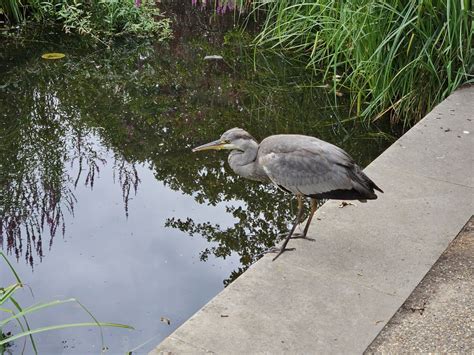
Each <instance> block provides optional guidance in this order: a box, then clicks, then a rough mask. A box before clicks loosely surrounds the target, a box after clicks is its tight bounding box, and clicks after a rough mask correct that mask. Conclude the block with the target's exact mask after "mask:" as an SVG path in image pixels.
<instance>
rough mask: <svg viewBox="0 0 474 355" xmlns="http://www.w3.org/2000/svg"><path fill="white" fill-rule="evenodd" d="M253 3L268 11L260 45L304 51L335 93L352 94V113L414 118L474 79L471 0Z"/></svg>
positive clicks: (294, 52) (409, 121) (301, 54)
mask: <svg viewBox="0 0 474 355" xmlns="http://www.w3.org/2000/svg"><path fill="white" fill-rule="evenodd" d="M253 7H254V9H255V10H258V11H263V12H264V13H265V14H266V17H265V20H264V23H263V26H262V28H261V31H260V32H259V34H258V35H257V38H256V44H257V45H258V46H265V47H271V48H280V49H283V50H285V51H288V52H289V53H290V54H291V55H292V56H298V57H301V58H303V59H304V60H305V61H306V63H307V66H308V68H310V69H311V70H312V71H314V72H315V73H317V74H318V75H321V76H322V78H323V80H324V81H325V82H326V83H329V84H330V85H331V86H332V88H333V90H334V93H335V94H336V93H343V92H345V93H348V94H349V95H350V98H351V103H352V112H354V113H355V115H357V116H358V117H361V118H362V119H364V120H365V121H367V122H372V121H374V120H377V119H380V118H382V117H383V118H387V117H388V118H389V119H390V120H391V121H392V122H399V121H400V120H401V121H402V123H403V124H405V125H411V124H413V123H415V122H416V121H418V120H419V119H421V118H422V117H423V116H424V115H425V114H426V113H427V112H428V111H430V110H431V109H432V108H433V107H434V106H435V105H436V104H437V103H439V102H440V101H442V100H443V99H444V98H445V97H447V96H448V95H449V94H450V93H451V92H453V91H454V90H455V89H456V88H458V87H459V86H461V85H463V84H465V83H472V82H473V67H474V61H473V47H472V44H473V17H472V14H473V13H472V8H471V3H470V1H469V0H445V1H441V0H418V1H403V0H396V1H375V0H352V1H339V0H317V1H307V0H281V1H264V0H256V1H254V2H253ZM335 99H337V98H336V95H335Z"/></svg>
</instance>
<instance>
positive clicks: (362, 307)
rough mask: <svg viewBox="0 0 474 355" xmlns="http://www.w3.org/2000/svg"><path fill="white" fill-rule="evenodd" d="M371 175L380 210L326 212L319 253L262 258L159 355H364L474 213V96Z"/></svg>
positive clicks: (437, 116) (419, 131) (433, 121)
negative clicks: (286, 354)
mask: <svg viewBox="0 0 474 355" xmlns="http://www.w3.org/2000/svg"><path fill="white" fill-rule="evenodd" d="M366 171H367V173H368V175H369V176H370V177H371V178H373V179H374V181H376V183H377V184H378V185H379V186H381V187H382V188H383V189H384V191H385V194H382V195H381V196H380V198H379V199H378V200H376V201H370V202H368V203H365V204H362V203H357V204H356V206H350V205H349V206H346V207H344V208H338V205H339V202H337V201H329V202H328V203H326V204H325V205H324V206H323V207H322V208H320V209H319V211H318V212H317V215H316V217H317V219H316V218H315V219H314V222H313V224H312V226H311V229H310V234H311V235H312V236H313V237H314V238H315V239H316V241H315V242H309V241H306V240H292V241H290V244H291V246H294V247H296V250H295V251H292V252H287V253H284V254H283V255H282V256H281V257H280V258H279V259H277V261H275V262H272V261H271V258H272V256H265V257H263V258H262V259H261V260H259V261H258V262H257V263H255V264H254V265H253V266H252V267H251V268H250V269H249V270H248V271H246V272H245V273H244V274H243V275H242V276H240V277H239V278H238V279H237V280H236V281H235V282H233V283H232V284H231V285H230V286H229V287H227V288H226V289H225V290H223V291H222V292H221V293H220V294H219V295H217V296H216V297H215V298H214V299H213V300H211V301H210V302H209V303H208V304H207V305H206V306H204V307H203V308H202V309H201V310H200V311H198V312H197V313H196V314H195V315H194V316H193V317H191V318H190V319H189V320H188V321H187V322H185V323H184V324H183V325H182V326H181V327H180V328H178V329H177V330H176V331H175V332H174V333H173V334H171V335H170V336H169V337H168V338H167V339H165V340H164V341H163V342H162V343H161V344H160V345H159V346H158V347H157V348H156V349H155V350H154V351H153V352H152V353H153V354H160V353H176V354H181V353H206V352H212V353H225V354H228V353H229V354H231V353H284V352H291V353H362V352H364V350H365V349H366V348H367V347H368V346H369V344H370V343H371V342H372V341H373V340H374V339H375V337H376V336H377V335H378V333H379V332H380V330H381V329H382V328H383V327H384V326H385V324H386V323H387V322H388V321H389V320H390V318H391V317H392V316H393V315H394V314H395V312H396V311H397V310H398V309H399V308H400V306H401V305H402V304H403V303H404V301H405V300H406V299H407V297H408V296H409V295H410V294H411V292H412V291H413V290H414V289H415V287H416V286H417V285H418V283H419V282H420V281H421V280H422V279H423V277H424V276H425V274H426V273H427V272H428V271H429V270H430V268H431V266H432V265H433V264H434V263H435V262H436V260H437V259H438V258H439V256H440V255H441V254H442V252H443V251H444V250H445V249H446V247H447V246H448V244H449V243H450V242H451V241H452V240H453V239H454V237H455V236H456V235H457V234H458V232H459V231H460V230H461V228H462V227H463V225H464V223H465V222H466V220H468V219H469V217H470V216H471V215H472V213H473V211H474V197H473V196H474V87H467V88H464V89H461V90H458V91H457V92H455V93H454V94H452V95H451V96H450V97H449V98H448V99H446V100H445V101H443V102H442V103H441V104H440V105H438V106H437V107H436V108H435V109H434V110H433V111H432V112H431V113H430V114H428V115H427V116H426V117H425V118H424V119H423V120H422V121H420V122H419V123H418V124H417V125H416V126H415V127H413V128H412V129H411V130H410V131H409V132H407V133H406V134H405V135H404V136H403V137H401V138H400V139H399V140H398V141H397V142H395V143H394V144H393V145H392V146H391V147H390V148H389V149H387V150H386V151H385V152H384V153H383V154H382V155H381V156H380V157H378V158H377V159H376V160H375V161H374V162H373V163H372V164H370V166H369V167H368V168H367V169H366ZM222 315H225V317H222Z"/></svg>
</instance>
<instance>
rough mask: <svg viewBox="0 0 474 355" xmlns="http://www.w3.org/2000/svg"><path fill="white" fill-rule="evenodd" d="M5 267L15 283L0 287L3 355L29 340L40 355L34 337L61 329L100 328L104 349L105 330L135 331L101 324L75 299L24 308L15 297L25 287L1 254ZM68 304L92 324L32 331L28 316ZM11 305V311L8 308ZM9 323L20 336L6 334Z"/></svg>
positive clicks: (51, 326) (115, 324) (34, 350)
mask: <svg viewBox="0 0 474 355" xmlns="http://www.w3.org/2000/svg"><path fill="white" fill-rule="evenodd" d="M1 261H3V265H4V266H6V268H7V269H9V270H10V272H11V274H12V276H13V278H14V282H13V283H12V284H10V285H0V315H1V317H0V353H1V354H3V353H4V352H6V351H7V348H8V347H9V345H11V343H12V342H13V341H15V340H18V339H20V338H25V337H29V339H30V342H31V347H32V351H33V352H34V353H35V354H37V353H38V348H37V346H36V343H35V341H34V338H33V335H34V334H37V333H42V332H46V331H53V330H58V329H66V328H73V327H98V328H99V330H100V336H101V341H102V348H104V337H103V334H102V327H116V328H127V329H133V328H132V327H130V326H128V325H124V324H119V323H106V322H99V321H98V320H97V319H96V318H95V317H94V316H93V315H92V313H91V312H90V311H89V310H88V309H87V308H86V307H85V306H84V305H83V304H82V303H80V302H79V301H78V300H76V299H74V298H69V299H65V300H55V301H51V302H42V303H38V304H35V305H33V306H30V307H26V308H22V307H21V306H20V304H19V302H18V301H17V300H16V299H15V297H14V296H15V293H16V292H17V291H19V290H21V289H22V288H23V287H24V284H23V282H22V281H21V279H20V276H19V275H18V274H17V272H16V271H15V269H14V267H13V265H12V264H11V263H10V261H9V260H8V258H7V257H6V255H5V254H4V253H3V252H1V251H0V265H1V264H2V263H1ZM69 303H76V304H77V305H79V307H80V308H81V309H82V310H83V311H84V312H86V313H87V314H88V315H89V317H91V322H84V323H66V324H59V325H50V326H45V327H41V328H35V329H32V328H31V327H30V324H29V323H28V319H27V316H28V315H31V314H32V313H37V312H40V311H42V310H44V309H47V308H50V307H56V306H59V305H62V304H69ZM9 305H10V307H9ZM10 323H16V324H17V325H18V326H19V328H20V330H21V331H20V332H18V333H17V334H8V333H7V334H5V332H4V329H5V327H6V326H7V325H9V324H10ZM25 346H26V342H25V343H24V344H23V350H22V351H21V353H24V351H25Z"/></svg>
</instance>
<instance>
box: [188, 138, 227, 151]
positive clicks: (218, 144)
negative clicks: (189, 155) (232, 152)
mask: <svg viewBox="0 0 474 355" xmlns="http://www.w3.org/2000/svg"><path fill="white" fill-rule="evenodd" d="M225 146H226V143H225V142H222V141H220V140H217V141H214V142H210V143H206V144H203V145H200V146H199V147H196V148H194V149H193V152H199V151H201V150H221V149H225Z"/></svg>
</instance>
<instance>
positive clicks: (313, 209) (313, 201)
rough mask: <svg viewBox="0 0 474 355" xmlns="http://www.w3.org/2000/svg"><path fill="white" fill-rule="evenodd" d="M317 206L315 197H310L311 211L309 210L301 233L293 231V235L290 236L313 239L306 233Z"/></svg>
mask: <svg viewBox="0 0 474 355" xmlns="http://www.w3.org/2000/svg"><path fill="white" fill-rule="evenodd" d="M317 208H318V201H317V200H316V199H315V198H311V211H310V212H309V216H308V220H307V222H306V225H305V227H304V231H303V234H301V233H294V234H293V237H291V238H292V239H308V240H311V241H314V239H313V238H309V237H307V236H306V235H307V234H308V229H309V225H310V224H311V220H312V219H313V216H314V212H316V209H317Z"/></svg>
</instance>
